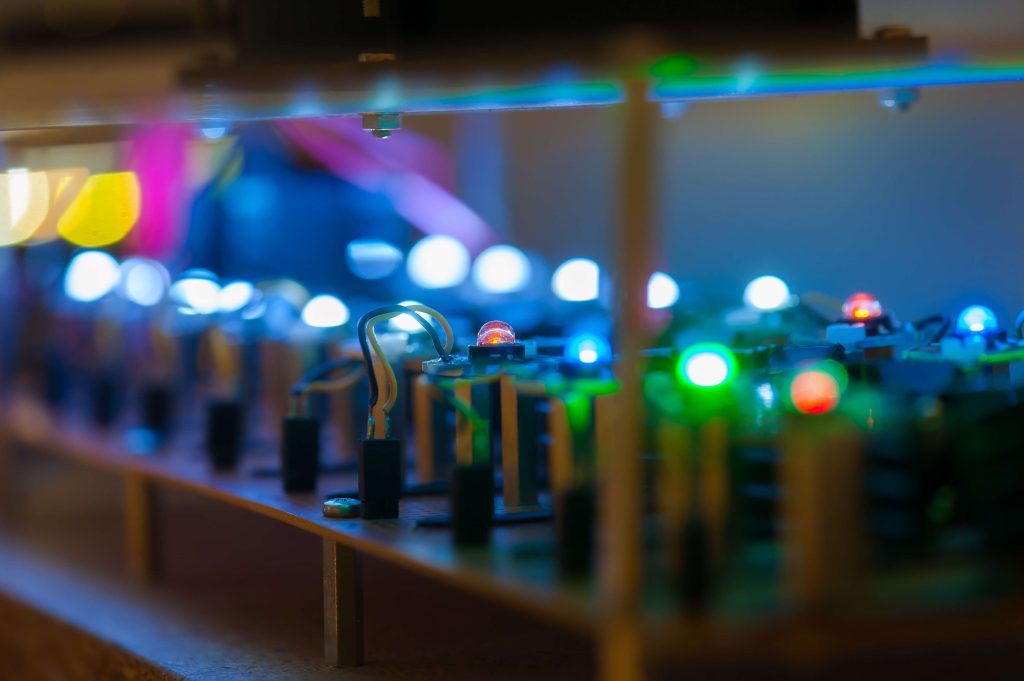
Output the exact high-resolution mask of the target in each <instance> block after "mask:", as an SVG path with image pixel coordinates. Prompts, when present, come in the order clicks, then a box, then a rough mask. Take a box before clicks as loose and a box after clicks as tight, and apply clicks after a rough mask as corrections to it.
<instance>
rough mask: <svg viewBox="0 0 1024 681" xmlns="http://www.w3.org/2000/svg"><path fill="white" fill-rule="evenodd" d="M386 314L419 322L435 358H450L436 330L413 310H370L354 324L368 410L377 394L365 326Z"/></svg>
mask: <svg viewBox="0 0 1024 681" xmlns="http://www.w3.org/2000/svg"><path fill="white" fill-rule="evenodd" d="M388 312H401V313H404V314H408V315H409V316H410V317H412V318H413V319H415V320H416V321H417V322H419V324H420V326H422V327H423V330H424V331H426V332H427V334H428V335H429V336H430V342H431V343H433V345H434V349H435V350H436V351H437V356H438V357H440V358H441V359H443V360H444V361H446V362H447V361H448V360H450V359H451V356H450V355H449V354H448V353H446V352H445V351H444V344H442V343H441V338H440V337H439V336H438V335H437V330H436V329H435V328H434V327H433V326H431V325H430V322H428V321H427V320H426V318H424V317H423V316H421V315H419V314H418V313H417V312H416V311H415V310H410V309H409V308H407V307H403V306H402V305H384V306H382V307H378V308H376V309H373V310H370V311H369V312H367V313H366V314H364V315H363V316H362V317H360V318H359V323H358V324H356V332H357V333H358V335H359V349H360V350H362V351H363V362H365V363H366V376H367V378H369V379H370V409H373V407H375V406H376V405H377V400H378V392H377V373H376V372H375V371H374V370H373V358H372V357H370V344H369V342H368V341H367V340H366V324H367V323H368V322H369V321H370V320H371V319H373V318H374V317H376V316H378V315H382V314H386V313H388Z"/></svg>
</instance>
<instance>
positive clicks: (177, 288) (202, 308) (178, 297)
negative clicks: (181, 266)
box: [170, 277, 220, 314]
mask: <svg viewBox="0 0 1024 681" xmlns="http://www.w3.org/2000/svg"><path fill="white" fill-rule="evenodd" d="M170 294H171V299H172V300H174V301H175V302H176V303H178V304H179V305H181V306H182V307H181V309H180V311H181V312H184V313H185V314H189V313H195V314H213V313H214V312H216V311H217V310H218V309H220V285H219V284H218V283H217V282H215V281H213V280H212V279H206V278H201V277H186V278H184V279H179V280H178V281H176V282H174V284H173V285H172V286H171V291H170Z"/></svg>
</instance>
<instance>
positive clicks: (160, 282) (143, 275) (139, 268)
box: [119, 258, 171, 307]
mask: <svg viewBox="0 0 1024 681" xmlns="http://www.w3.org/2000/svg"><path fill="white" fill-rule="evenodd" d="M170 284H171V277H170V275H169V274H168V273H167V268H165V267H164V266H163V265H161V264H160V263H158V262H157V261H155V260H149V259H147V258H128V259H127V260H125V261H124V262H123V263H121V284H120V287H119V291H120V293H121V295H122V296H124V297H125V298H126V299H128V300H130V301H132V302H133V303H135V304H136V305H142V306H143V307H152V306H153V305H156V304H157V303H159V302H160V301H161V300H163V299H164V296H165V295H166V294H167V289H168V288H169V287H170Z"/></svg>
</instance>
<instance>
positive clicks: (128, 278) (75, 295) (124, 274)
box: [64, 251, 351, 328]
mask: <svg viewBox="0 0 1024 681" xmlns="http://www.w3.org/2000/svg"><path fill="white" fill-rule="evenodd" d="M64 293H65V295H66V296H67V297H68V298H70V299H72V300H75V301H78V302H82V303H90V302H95V301H98V300H100V299H102V298H104V297H105V296H107V295H109V294H111V293H117V294H118V295H120V296H121V297H122V298H124V299H125V300H128V301H131V302H133V303H135V304H136V305H140V306H143V307H153V306H154V305H158V304H160V303H162V302H164V301H165V300H167V299H170V300H171V301H172V302H173V303H174V304H175V305H177V306H178V310H179V311H180V312H182V313H183V314H194V315H212V314H216V313H221V314H229V313H233V312H239V311H241V310H243V308H247V307H249V306H252V305H253V303H255V302H256V301H257V299H258V298H259V296H260V295H261V294H260V292H259V291H258V290H257V288H256V287H255V286H253V285H252V284H250V283H249V282H246V281H233V282H230V283H227V284H225V285H223V286H222V285H221V284H220V283H219V282H218V281H217V280H216V278H215V277H214V276H213V275H212V274H210V273H208V272H201V271H192V272H186V273H185V275H184V276H182V277H181V278H180V279H178V280H177V281H175V282H172V281H171V277H170V274H169V273H168V271H167V269H166V268H165V267H164V266H163V265H161V264H160V263H159V262H157V261H155V260H149V259H147V258H128V259H126V260H125V261H124V262H122V263H118V262H117V260H116V259H115V258H114V257H113V256H111V255H110V254H109V253H106V252H103V251H83V252H81V253H78V254H77V255H75V257H73V258H72V259H71V262H70V263H68V267H67V270H66V271H65V273H64ZM300 316H301V319H302V321H303V322H304V323H305V324H306V325H307V326H311V327H314V328H333V327H338V326H342V325H344V324H345V323H347V322H348V321H349V319H350V317H351V314H350V312H349V309H348V306H346V305H345V303H344V302H342V301H341V300H340V299H339V298H337V297H335V296H332V295H328V294H321V295H317V296H313V297H311V298H309V299H308V300H305V301H304V303H303V304H302V306H301V313H300Z"/></svg>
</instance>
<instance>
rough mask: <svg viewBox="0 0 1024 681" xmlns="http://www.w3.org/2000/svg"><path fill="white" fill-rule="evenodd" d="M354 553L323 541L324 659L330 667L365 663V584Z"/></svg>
mask: <svg viewBox="0 0 1024 681" xmlns="http://www.w3.org/2000/svg"><path fill="white" fill-rule="evenodd" d="M362 581H363V580H362V571H361V566H360V558H359V554H358V552H356V550H355V549H353V548H350V547H347V546H343V545H341V544H339V543H338V542H336V541H334V540H333V539H328V538H326V537H325V538H324V658H325V659H326V661H327V664H328V665H329V666H331V667H353V666H356V665H360V664H362V663H363V584H362Z"/></svg>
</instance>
